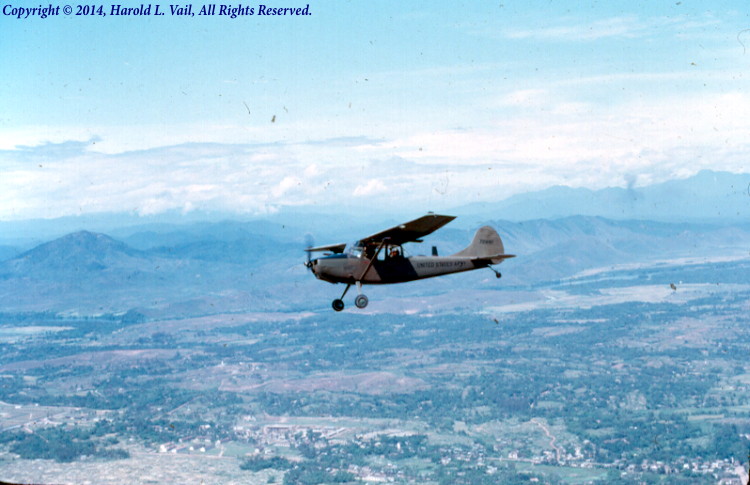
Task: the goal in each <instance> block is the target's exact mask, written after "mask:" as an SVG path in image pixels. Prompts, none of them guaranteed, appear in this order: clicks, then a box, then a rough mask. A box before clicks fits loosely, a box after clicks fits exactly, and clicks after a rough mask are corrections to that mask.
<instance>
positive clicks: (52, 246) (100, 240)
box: [0, 231, 143, 278]
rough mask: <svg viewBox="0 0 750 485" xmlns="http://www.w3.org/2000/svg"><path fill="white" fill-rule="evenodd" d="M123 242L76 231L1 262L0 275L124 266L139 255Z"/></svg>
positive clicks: (57, 273)
mask: <svg viewBox="0 0 750 485" xmlns="http://www.w3.org/2000/svg"><path fill="white" fill-rule="evenodd" d="M142 257H143V256H142V255H141V253H140V252H139V251H136V250H134V249H132V248H130V247H128V246H126V245H125V244H123V243H121V242H119V241H115V240H114V239H112V238H111V237H109V236H106V235H104V234H95V233H92V232H88V231H79V232H76V233H73V234H69V235H67V236H64V237H61V238H59V239H56V240H54V241H50V242H48V243H45V244H42V245H40V246H37V247H35V248H34V249H32V250H30V251H26V252H25V253H22V254H20V255H18V256H16V257H15V258H12V259H10V260H8V261H5V262H3V263H2V264H0V278H8V277H10V276H14V275H15V276H27V277H28V276H32V275H37V276H39V275H43V274H48V273H49V274H54V276H55V277H61V276H63V275H67V276H72V275H80V274H82V273H86V272H90V271H102V270H105V269H108V268H111V267H123V266H127V265H128V264H130V262H131V261H132V260H133V259H138V258H142Z"/></svg>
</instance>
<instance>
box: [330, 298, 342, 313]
mask: <svg viewBox="0 0 750 485" xmlns="http://www.w3.org/2000/svg"><path fill="white" fill-rule="evenodd" d="M331 306H332V307H333V309H334V310H336V311H337V312H340V311H341V310H343V309H344V300H341V299H336V300H333V303H331Z"/></svg>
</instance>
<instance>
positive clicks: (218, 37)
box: [0, 1, 750, 220]
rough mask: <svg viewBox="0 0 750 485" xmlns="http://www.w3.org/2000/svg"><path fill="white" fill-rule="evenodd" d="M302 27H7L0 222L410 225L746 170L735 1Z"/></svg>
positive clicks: (371, 7) (2, 52)
mask: <svg viewBox="0 0 750 485" xmlns="http://www.w3.org/2000/svg"><path fill="white" fill-rule="evenodd" d="M124 5H125V4H124ZM127 5H134V6H137V5H140V2H135V3H133V2H131V3H128V4H127ZM201 5H203V4H200V3H194V4H193V9H194V11H196V12H197V10H198V9H199V8H200V6H201ZM246 5H251V6H256V7H257V4H246ZM274 5H275V4H274ZM305 5H306V3H299V4H293V3H286V4H284V5H283V6H305ZM275 6H282V5H281V4H278V5H275ZM107 9H108V7H107V8H105V10H107ZM165 9H168V4H162V10H165ZM310 10H311V12H312V15H311V16H307V17H296V18H295V17H291V18H290V17H258V16H250V17H242V18H236V19H230V18H227V17H198V16H196V17H192V18H185V17H172V16H170V15H169V14H167V15H165V16H163V17H158V18H157V17H112V16H108V17H106V18H99V17H64V16H63V17H56V18H54V17H50V18H47V19H38V18H32V19H26V20H16V19H15V18H12V17H5V16H4V17H0V220H13V219H24V218H38V217H58V216H63V215H72V214H80V213H89V212H107V211H128V212H134V213H139V214H156V213H159V212H162V211H167V210H178V211H192V210H212V211H216V210H218V211H226V212H236V213H245V214H263V213H267V212H272V211H274V210H276V209H277V208H278V207H280V206H284V205H291V206H319V207H326V206H330V205H339V206H341V207H343V208H348V209H351V210H358V209H361V208H366V209H368V210H371V211H376V210H378V211H382V212H387V211H388V210H390V209H392V208H394V207H403V206H410V207H413V208H414V212H415V213H420V212H422V211H424V210H441V209H445V208H450V207H452V206H456V205H460V204H462V203H466V202H474V201H493V200H501V199H504V198H506V197H508V196H510V195H513V194H515V193H519V192H525V191H528V190H535V189H541V188H545V187H548V186H551V185H555V184H565V185H570V186H575V187H590V188H601V187H605V186H624V185H626V184H627V183H629V182H633V181H635V184H636V185H645V184H649V183H654V182H660V181H664V180H667V179H670V178H675V177H686V176H689V175H691V174H693V173H695V172H697V171H699V170H701V169H705V168H711V169H717V170H729V171H734V172H746V171H747V162H746V159H747V156H746V155H747V148H748V139H750V138H749V137H748V134H749V133H750V116H748V114H747V113H750V93H748V79H747V76H748V68H749V67H750V30H747V29H750V15H749V14H748V12H750V9H747V7H746V6H745V5H743V3H741V2H712V3H711V4H708V3H706V2H692V1H681V2H680V1H677V2H675V1H672V2H653V1H650V2H593V3H581V2H528V1H524V2H520V1H518V2H516V1H513V2H440V1H431V2H395V1H393V2H385V1H383V2H365V1H349V2H344V1H336V2H334V1H326V2H322V1H318V2H314V1H313V2H311V3H310Z"/></svg>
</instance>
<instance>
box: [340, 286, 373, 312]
mask: <svg viewBox="0 0 750 485" xmlns="http://www.w3.org/2000/svg"><path fill="white" fill-rule="evenodd" d="M351 286H352V285H351V284H348V285H346V288H344V292H343V293H342V294H341V298H337V299H335V300H333V302H332V303H331V307H332V308H333V309H334V310H335V311H337V312H340V311H341V310H343V309H344V297H345V296H346V292H347V291H349V288H351ZM357 291H358V292H359V295H357V298H355V299H354V305H355V306H356V307H357V308H360V309H362V308H365V307H366V306H367V304H368V303H369V300H368V299H367V297H366V296H365V295H363V294H362V283H361V282H359V281H357Z"/></svg>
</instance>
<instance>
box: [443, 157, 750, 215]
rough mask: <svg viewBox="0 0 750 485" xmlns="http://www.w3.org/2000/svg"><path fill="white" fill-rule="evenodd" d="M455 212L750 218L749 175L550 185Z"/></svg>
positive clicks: (706, 173)
mask: <svg viewBox="0 0 750 485" xmlns="http://www.w3.org/2000/svg"><path fill="white" fill-rule="evenodd" d="M455 213H457V214H462V215H477V214H481V215H484V216H487V215H492V214H502V217H503V218H505V219H510V220H514V221H521V220H528V219H539V218H546V219H555V218H561V217H567V216H574V215H584V216H601V217H606V218H609V219H645V220H659V221H670V222H677V221H690V222H698V221H713V222H717V221H727V222H729V221H742V220H748V219H750V174H735V173H729V172H717V171H711V170H702V171H700V172H698V173H697V174H695V175H693V176H692V177H689V178H686V179H679V180H670V181H667V182H662V183H658V184H653V185H647V186H642V187H637V186H630V187H627V188H620V187H608V188H604V189H600V190H591V189H585V188H571V187H567V186H554V187H550V188H547V189H544V190H540V191H536V192H528V193H524V194H518V195H513V196H511V197H509V198H507V199H505V200H503V201H500V202H495V203H482V204H469V205H467V206H463V207H460V208H457V209H456V211H455Z"/></svg>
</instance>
